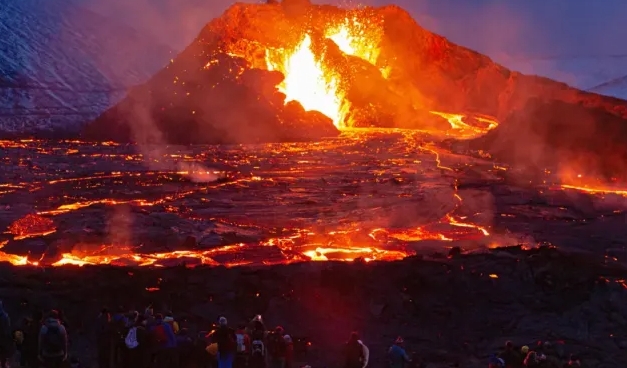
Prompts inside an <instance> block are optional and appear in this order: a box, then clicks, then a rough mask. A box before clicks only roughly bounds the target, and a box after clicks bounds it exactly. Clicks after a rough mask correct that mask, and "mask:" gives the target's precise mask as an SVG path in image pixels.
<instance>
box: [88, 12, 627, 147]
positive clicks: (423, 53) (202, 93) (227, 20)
mask: <svg viewBox="0 0 627 368" xmlns="http://www.w3.org/2000/svg"><path fill="white" fill-rule="evenodd" d="M350 19H352V20H355V21H356V22H358V23H359V24H360V25H361V27H362V28H361V29H359V31H360V32H361V33H359V32H358V33H359V34H360V35H361V37H365V38H367V39H368V42H369V43H368V45H370V46H371V49H373V50H377V51H379V54H378V57H376V58H375V59H376V60H374V61H373V59H372V58H371V59H370V60H368V61H366V60H364V59H359V58H357V57H354V56H355V55H349V54H347V51H346V49H342V50H339V49H338V47H337V46H339V45H335V46H336V47H333V44H334V41H332V40H330V39H328V40H323V41H324V42H321V40H320V38H321V36H324V35H325V30H328V29H330V28H332V27H334V26H337V25H338V24H341V23H343V22H346V21H347V20H350ZM352 27H357V26H355V25H353V26H352ZM305 34H309V35H311V37H312V49H316V56H317V57H318V58H320V59H321V61H322V63H323V64H325V65H326V67H327V68H330V70H333V71H334V72H335V73H337V74H338V75H340V76H341V78H340V79H341V84H342V89H344V91H345V92H348V93H347V94H346V95H345V97H344V99H345V100H346V101H347V102H349V103H350V107H351V111H350V112H349V113H348V115H347V120H348V121H345V122H344V123H348V124H349V125H356V126H373V125H374V126H394V127H403V128H421V129H424V128H429V129H437V130H445V129H448V128H450V126H448V124H445V123H446V122H445V121H443V119H441V118H437V117H434V116H432V115H431V114H429V113H428V112H429V111H432V110H437V111H447V112H461V113H465V112H473V113H478V114H484V115H488V116H493V117H496V118H497V119H505V118H507V117H508V116H509V115H510V113H511V111H514V110H522V111H523V113H522V114H523V115H524V114H525V113H524V111H527V109H529V108H531V109H532V110H533V105H532V106H529V105H528V104H527V102H528V100H530V99H531V98H532V97H538V98H540V99H541V100H556V101H560V102H562V103H563V104H564V105H563V106H564V107H563V108H564V109H568V110H571V109H572V111H573V112H572V113H571V114H572V115H576V111H578V109H579V108H580V107H578V105H582V106H586V107H587V108H595V109H597V110H598V111H605V112H607V113H608V114H610V115H614V116H616V117H617V118H622V119H625V118H627V102H625V101H622V100H619V99H616V98H610V97H605V96H601V95H597V94H594V93H588V92H583V91H580V90H577V89H574V88H571V87H569V86H567V85H566V84H563V83H558V82H555V81H552V80H549V79H546V78H540V77H536V76H526V75H522V74H520V73H516V72H513V71H510V70H508V69H506V68H504V67H502V66H500V65H498V64H496V63H494V62H493V61H492V60H490V59H489V58H488V57H486V56H484V55H481V54H479V53H477V52H474V51H472V50H469V49H466V48H464V47H461V46H458V45H455V44H453V43H451V42H449V41H448V40H447V39H445V38H444V37H441V36H439V35H436V34H433V33H431V32H429V31H427V30H425V29H423V28H421V27H420V26H419V25H417V24H416V22H415V21H414V20H413V19H412V18H411V17H410V15H409V14H408V13H407V12H406V11H404V10H403V9H401V8H399V7H398V6H384V7H380V8H371V7H365V8H360V9H358V10H345V9H340V8H337V7H334V6H329V5H312V4H310V3H309V1H305V0H302V1H296V0H294V1H283V2H282V3H281V4H280V6H279V5H277V4H268V3H266V4H235V5H233V6H231V7H230V8H229V9H228V10H227V11H226V12H225V13H224V14H223V15H222V16H221V17H219V18H216V19H214V20H212V21H211V22H210V23H209V24H207V26H206V27H205V28H204V29H203V30H202V31H201V32H200V34H199V36H198V37H197V38H196V39H195V40H194V41H193V42H192V44H191V45H189V47H188V48H187V49H185V50H184V51H183V52H182V53H181V54H180V55H178V56H177V57H176V58H175V59H173V60H172V62H171V63H170V65H168V66H167V67H166V68H165V69H163V70H162V71H161V72H159V73H158V74H157V75H155V76H154V77H153V78H152V79H151V80H150V81H148V82H147V83H146V84H145V85H143V86H141V87H138V88H136V89H135V90H133V91H131V92H130V93H129V95H128V96H127V97H126V99H125V100H123V101H122V102H120V103H119V104H118V105H116V106H114V107H113V108H111V109H110V110H108V111H107V112H105V113H104V114H103V115H101V116H100V117H99V118H98V119H96V120H95V121H94V122H93V123H91V124H90V125H89V126H88V127H87V129H86V130H85V132H84V133H85V136H86V137H88V138H91V139H114V140H129V139H136V140H137V139H139V138H138V134H139V133H141V132H142V131H143V130H144V129H146V124H148V128H149V129H150V128H152V129H154V128H155V126H156V128H158V129H159V130H161V131H162V132H163V135H164V137H165V139H166V141H169V142H181V143H190V142H191V143H196V142H199V143H200V142H202V143H225V142H247V141H268V140H294V139H316V138H319V137H321V136H328V135H334V134H337V131H336V129H335V128H333V126H332V125H331V124H330V123H329V121H328V120H326V119H322V118H321V116H320V114H318V115H311V114H304V115H302V114H301V115H302V116H300V117H299V119H293V117H292V116H289V114H288V116H286V115H284V110H285V108H284V107H282V106H281V105H282V104H281V103H280V101H281V99H280V97H279V95H278V94H276V90H274V91H269V90H267V89H260V88H259V86H254V85H251V84H249V83H248V82H246V81H244V79H245V78H243V75H245V74H246V73H248V72H249V71H250V70H251V69H253V68H256V69H267V68H268V64H267V62H266V60H265V59H266V52H267V50H283V49H286V50H289V49H293V48H294V47H295V46H296V45H298V43H299V42H300V41H301V40H302V39H303V37H304V35H305ZM349 53H350V52H349ZM226 54H228V55H237V57H232V56H229V57H227V55H226ZM216 60H220V61H219V62H216ZM255 73H256V74H257V75H259V77H260V78H262V79H264V78H265V79H266V80H267V82H268V83H269V84H272V83H275V82H276V83H277V84H279V83H280V81H278V80H277V79H276V78H275V77H270V76H269V75H267V74H264V73H262V72H261V71H255ZM271 82H272V83H271ZM301 102H302V101H301ZM533 111H535V110H533ZM575 121H579V119H575ZM153 122H154V124H152V123H153ZM573 124H574V123H573ZM131 127H133V129H131ZM551 129H552V128H551ZM133 131H135V134H133ZM138 132H139V133H138ZM601 134H602V133H601ZM599 140H601V138H599ZM569 145H570V143H569Z"/></svg>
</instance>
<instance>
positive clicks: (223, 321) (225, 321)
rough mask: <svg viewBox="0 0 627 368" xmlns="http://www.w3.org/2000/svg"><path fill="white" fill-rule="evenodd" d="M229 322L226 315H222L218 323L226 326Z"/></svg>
mask: <svg viewBox="0 0 627 368" xmlns="http://www.w3.org/2000/svg"><path fill="white" fill-rule="evenodd" d="M227 323H228V321H227V320H226V317H220V319H219V320H218V324H219V325H220V326H223V327H224V326H226V325H227Z"/></svg>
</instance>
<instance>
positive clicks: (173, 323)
mask: <svg viewBox="0 0 627 368" xmlns="http://www.w3.org/2000/svg"><path fill="white" fill-rule="evenodd" d="M163 322H165V323H167V324H169V325H170V327H172V331H174V334H175V335H176V334H178V333H179V330H180V328H179V323H178V322H176V320H174V314H173V313H172V312H168V313H166V314H165V317H164V318H163Z"/></svg>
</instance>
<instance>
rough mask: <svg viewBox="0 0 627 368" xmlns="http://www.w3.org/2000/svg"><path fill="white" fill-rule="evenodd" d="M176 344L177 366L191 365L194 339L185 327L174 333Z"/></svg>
mask: <svg viewBox="0 0 627 368" xmlns="http://www.w3.org/2000/svg"><path fill="white" fill-rule="evenodd" d="M176 346H177V348H178V357H179V366H180V367H181V368H188V367H190V366H191V365H192V362H193V355H194V340H193V339H192V337H191V336H190V335H189V330H188V329H187V328H181V330H180V331H179V333H178V335H176Z"/></svg>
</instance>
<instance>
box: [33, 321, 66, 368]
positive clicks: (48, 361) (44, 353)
mask: <svg viewBox="0 0 627 368" xmlns="http://www.w3.org/2000/svg"><path fill="white" fill-rule="evenodd" d="M67 354H68V335H67V331H66V330H65V327H64V326H63V325H62V324H61V321H60V320H59V312H57V311H56V310H52V311H50V313H49V314H48V318H47V319H46V321H45V322H44V325H43V326H41V330H40V331H39V357H40V360H41V361H42V363H43V365H44V367H45V368H61V367H62V365H63V363H64V362H65V361H67Z"/></svg>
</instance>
